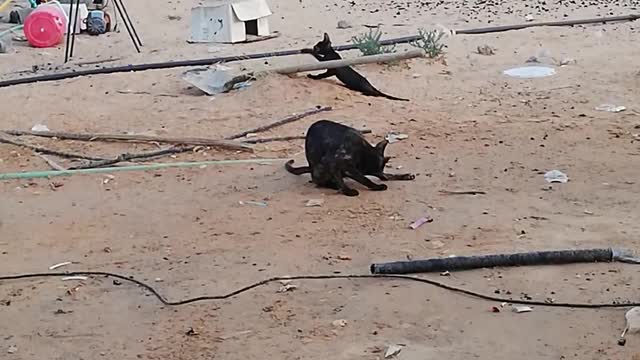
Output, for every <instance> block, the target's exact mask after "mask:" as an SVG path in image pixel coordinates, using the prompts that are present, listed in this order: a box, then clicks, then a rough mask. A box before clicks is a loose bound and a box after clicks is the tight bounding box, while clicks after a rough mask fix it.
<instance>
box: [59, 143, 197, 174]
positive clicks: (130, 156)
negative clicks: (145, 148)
mask: <svg viewBox="0 0 640 360" xmlns="http://www.w3.org/2000/svg"><path fill="white" fill-rule="evenodd" d="M193 149H195V146H186V147H184V146H183V147H176V146H172V147H170V148H167V149H161V150H156V151H149V152H144V153H124V154H121V155H119V156H118V157H116V158H114V159H106V160H100V161H91V162H88V163H86V164H82V165H79V166H74V167H71V168H69V170H78V169H93V168H99V167H105V166H109V165H114V164H117V163H120V162H123V161H130V160H140V159H149V158H155V157H158V156H166V155H171V154H179V153H184V152H187V151H192V150H193Z"/></svg>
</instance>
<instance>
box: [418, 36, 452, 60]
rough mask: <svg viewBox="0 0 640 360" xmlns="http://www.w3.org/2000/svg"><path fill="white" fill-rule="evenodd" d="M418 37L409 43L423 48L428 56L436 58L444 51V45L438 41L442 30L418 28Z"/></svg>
mask: <svg viewBox="0 0 640 360" xmlns="http://www.w3.org/2000/svg"><path fill="white" fill-rule="evenodd" d="M418 36H419V39H417V40H415V41H412V42H411V45H412V46H414V47H417V48H419V49H422V50H424V51H425V52H426V53H427V56H429V57H430V58H432V59H433V58H436V57H438V56H440V55H442V53H444V47H445V45H444V44H442V43H440V40H442V37H443V36H444V32H442V31H438V30H433V31H427V30H425V29H418Z"/></svg>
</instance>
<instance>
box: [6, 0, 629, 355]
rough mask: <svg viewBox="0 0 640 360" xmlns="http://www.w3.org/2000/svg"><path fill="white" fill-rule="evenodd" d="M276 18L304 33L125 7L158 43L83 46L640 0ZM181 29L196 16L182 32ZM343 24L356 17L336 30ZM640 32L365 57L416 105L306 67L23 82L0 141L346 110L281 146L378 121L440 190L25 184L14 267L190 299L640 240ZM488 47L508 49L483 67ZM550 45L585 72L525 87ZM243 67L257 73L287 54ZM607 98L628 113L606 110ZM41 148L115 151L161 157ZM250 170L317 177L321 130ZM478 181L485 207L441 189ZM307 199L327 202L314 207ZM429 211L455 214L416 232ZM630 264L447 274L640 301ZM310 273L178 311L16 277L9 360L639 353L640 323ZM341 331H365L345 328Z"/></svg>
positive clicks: (546, 34) (131, 294)
mask: <svg viewBox="0 0 640 360" xmlns="http://www.w3.org/2000/svg"><path fill="white" fill-rule="evenodd" d="M270 3H271V5H272V10H273V11H274V13H275V14H274V16H273V17H272V18H271V23H272V27H273V29H274V30H277V31H280V32H281V34H282V36H281V37H279V38H277V39H273V40H269V41H265V42H259V43H253V44H246V45H233V46H232V45H223V46H219V45H189V44H187V43H186V42H185V40H186V38H187V35H188V29H189V20H188V19H189V9H190V7H191V6H193V5H195V4H196V2H195V1H175V0H172V1H164V2H158V1H149V0H138V1H128V3H127V5H128V7H129V11H130V13H131V15H132V16H133V18H134V19H135V20H136V24H137V26H138V31H139V33H140V34H141V36H142V38H143V42H144V44H145V46H144V48H143V53H142V54H139V55H137V54H135V53H134V50H133V48H132V46H131V44H130V43H129V39H128V38H127V37H126V33H125V32H122V33H112V34H108V35H106V36H101V37H98V38H94V37H88V36H81V37H79V38H78V40H77V44H76V45H77V48H76V55H77V56H76V58H75V59H74V62H76V63H77V62H82V61H90V60H95V59H107V58H110V57H123V59H122V60H120V61H117V62H115V64H118V63H119V64H127V63H140V62H150V61H166V60H175V59H189V58H200V57H213V56H218V55H223V54H244V53H253V52H259V51H267V50H272V49H288V48H299V47H303V46H308V45H311V44H313V43H315V42H316V41H318V39H319V37H320V35H321V34H322V32H325V31H326V32H329V33H330V34H331V36H332V37H333V39H334V42H335V43H340V44H341V43H344V42H346V41H347V40H348V39H349V38H350V37H351V36H353V35H355V34H357V33H361V32H363V31H365V30H366V29H365V28H364V27H363V25H364V24H378V23H382V24H383V25H382V29H383V31H384V33H385V37H391V36H401V35H408V34H414V33H415V32H416V31H417V28H419V27H421V26H424V27H427V28H432V27H435V26H436V24H442V25H443V26H445V27H448V28H456V29H460V28H468V27H475V26H486V25H488V24H490V25H494V24H500V25H501V24H510V23H520V22H524V21H525V16H526V15H529V14H531V15H533V17H534V18H535V19H536V20H540V21H546V20H554V19H567V18H568V19H575V18H585V17H591V16H596V15H609V14H614V15H620V14H627V13H633V12H637V11H638V10H637V9H634V8H633V7H634V6H638V4H637V1H609V2H608V4H609V5H604V4H605V2H603V1H602V2H600V1H585V2H583V3H581V2H579V1H577V2H566V1H549V0H547V1H544V2H543V1H528V2H516V1H489V0H487V1H456V2H454V1H440V2H426V1H423V2H422V3H424V4H427V5H428V4H431V5H429V6H431V8H429V6H427V5H424V6H423V7H422V8H420V7H419V6H418V5H419V4H420V2H419V1H413V2H412V1H408V2H403V3H402V4H400V3H395V2H390V1H379V0H378V1H374V0H371V1H358V0H355V1H352V2H349V1H343V0H338V1H325V0H316V1H310V0H302V1H292V0H288V1H284V0H271V2H270ZM436 3H438V4H439V5H438V6H437V7H436V6H434V4H436ZM542 3H546V5H541V4H542ZM398 4H400V5H398ZM590 4H591V5H590ZM583 5H584V6H583ZM147 6H149V7H147ZM398 6H400V9H399V8H398ZM474 6H475V7H474ZM536 6H539V7H540V10H536ZM542 7H548V11H544V10H542ZM474 9H475V10H474ZM169 15H171V16H179V17H181V18H180V20H169V19H168V16H169ZM338 20H346V21H348V22H349V23H351V24H352V25H353V28H351V29H346V30H338V29H336V23H337V21H338ZM394 24H396V25H401V26H394ZM639 26H640V25H639V24H638V23H622V24H609V25H595V26H576V27H572V28H536V29H528V30H521V31H512V32H505V33H500V34H493V35H477V36H462V35H460V36H454V37H450V38H447V39H446V43H447V45H448V48H447V52H446V56H445V59H446V63H443V62H432V61H427V60H414V61H409V62H407V63H406V64H402V65H397V66H391V67H390V66H383V65H370V66H369V65H367V66H362V67H359V69H360V70H361V72H362V73H363V74H365V75H366V76H367V77H368V78H369V79H370V80H371V82H372V83H373V84H374V85H376V86H377V87H378V88H380V89H381V90H383V91H385V92H387V93H390V94H393V95H396V96H401V97H409V98H411V102H409V103H404V102H393V101H388V100H385V99H377V98H367V97H363V96H361V95H359V94H356V93H353V92H350V91H348V90H346V89H344V88H342V87H340V86H338V85H337V84H336V83H335V81H334V80H327V81H312V80H309V79H307V78H305V77H303V76H298V77H281V76H272V77H269V78H267V79H264V80H262V81H260V82H258V83H255V84H253V85H252V86H250V87H249V88H247V89H244V90H242V91H238V92H234V93H230V94H225V95H219V96H215V97H206V96H201V95H200V94H199V93H198V92H197V91H195V90H193V89H189V85H188V84H187V83H185V82H183V81H182V80H181V79H180V76H179V75H180V73H181V72H182V71H183V70H184V69H171V70H162V71H148V72H142V73H131V74H116V75H105V76H92V77H84V78H77V79H72V80H67V81H60V82H51V83H42V84H33V85H26V86H15V87H10V88H2V89H0V99H2V101H1V103H2V116H1V117H0V129H10V128H15V129H29V128H31V127H32V126H33V125H34V124H36V123H43V124H46V125H47V126H48V127H49V128H50V129H51V130H57V131H77V132H112V133H124V132H135V133H151V134H161V135H172V136H200V137H210V138H218V137H223V136H225V135H228V134H231V133H234V132H236V131H238V130H242V129H246V128H250V127H253V126H257V125H261V124H264V123H266V122H267V121H271V120H275V119H278V118H282V117H285V116H287V115H289V114H291V113H293V112H299V111H302V110H305V109H308V108H311V107H314V106H316V105H324V106H332V107H333V108H334V110H333V111H332V112H330V113H324V114H321V115H318V116H313V117H309V118H306V119H304V120H302V121H299V122H297V123H294V124H291V125H287V126H283V127H280V128H278V129H276V130H274V131H271V132H268V133H266V134H265V136H287V135H301V134H304V131H305V129H306V128H307V127H308V126H309V125H310V124H311V123H312V122H313V121H315V120H318V119H320V118H329V119H333V120H337V121H341V122H344V123H346V124H350V125H353V126H355V127H359V128H362V127H364V128H369V129H372V130H373V134H372V135H370V136H369V138H370V139H371V141H377V140H379V139H381V138H382V136H383V135H384V134H385V133H386V132H388V131H399V132H402V133H406V134H408V135H409V138H408V139H406V140H403V141H401V142H398V143H394V144H392V145H390V146H389V148H388V152H389V153H390V154H391V155H392V156H394V158H393V160H392V165H393V167H394V170H395V171H398V172H405V171H410V172H414V173H416V174H418V176H417V178H416V180H415V181H414V182H396V183H391V184H390V187H389V190H388V191H386V192H370V191H367V190H364V189H362V190H361V195H360V196H359V197H357V198H347V197H345V196H341V195H338V194H336V193H335V192H333V191H331V190H325V189H318V188H315V187H314V186H312V185H311V184H309V183H308V182H307V181H308V179H307V178H306V177H302V176H301V177H295V176H293V175H291V174H288V173H286V172H285V171H284V170H283V169H282V167H281V164H276V165H252V166H249V165H229V166H221V167H216V166H209V167H206V168H193V169H169V170H162V171H158V172H120V173H113V178H107V177H104V176H102V175H82V176H73V177H64V178H55V179H50V180H46V179H41V180H34V181H30V180H22V181H4V182H2V183H0V191H1V192H2V201H1V202H0V274H15V273H22V272H39V271H47V268H48V266H50V265H52V264H55V263H59V262H62V261H74V262H76V263H74V264H73V265H70V266H67V267H64V268H63V270H102V271H117V272H119V273H123V274H130V275H132V276H135V277H136V278H137V279H143V280H146V281H149V282H151V283H152V284H153V285H154V286H156V287H157V288H158V289H159V291H160V292H161V293H163V294H165V295H166V296H167V297H168V298H170V299H182V298H187V297H191V296H199V295H204V294H222V293H226V292H229V291H231V290H232V289H235V288H238V287H241V286H244V285H246V284H249V283H251V282H254V281H258V280H261V279H264V278H266V277H270V276H275V275H284V274H320V273H334V272H336V273H337V272H339V273H342V274H346V273H366V272H367V271H368V265H369V264H370V263H371V262H380V261H393V260H399V259H405V258H416V259H417V258H427V257H435V256H448V255H452V254H456V255H472V254H484V253H498V252H511V251H521V250H544V249H561V248H589V247H610V246H618V247H627V248H638V245H639V244H640V240H638V237H637V234H638V232H639V231H640V226H639V225H638V224H639V223H640V215H639V213H638V211H637V204H636V203H637V198H636V197H637V196H638V190H639V183H638V178H639V175H640V156H639V155H640V150H639V149H638V142H637V140H638V138H637V136H635V135H636V133H640V129H639V128H640V116H639V113H638V110H640V108H638V94H639V90H638V87H639V86H640V75H638V72H639V71H640V65H639V64H638V61H637V59H638V58H639V57H640V50H639V48H638V46H637V44H636V43H637V40H638V36H639V31H638V27H639ZM485 44H487V45H490V46H492V47H494V48H496V49H497V51H496V54H495V55H493V56H482V55H479V54H476V53H475V50H476V48H477V47H478V46H482V45H485ZM14 45H15V47H14V52H12V53H11V54H7V55H0V70H1V72H2V73H3V74H6V75H4V76H3V77H2V78H3V79H6V78H11V77H15V76H17V75H16V74H15V72H16V71H20V70H28V69H30V68H31V65H42V64H44V65H45V66H44V67H45V68H47V67H49V66H50V67H56V66H59V65H61V63H62V59H63V49H62V48H58V49H44V50H41V49H31V48H28V47H26V46H24V45H23V44H20V43H18V44H14ZM402 48H403V47H400V48H399V49H402ZM541 54H542V55H547V56H550V57H552V58H555V59H556V60H557V61H560V60H562V59H564V58H573V59H575V60H576V62H575V63H572V64H570V65H568V66H564V67H559V68H557V74H556V75H554V76H552V77H548V78H544V79H536V80H519V79H513V78H508V77H506V76H504V75H502V71H503V70H504V69H507V68H510V67H513V66H518V65H522V64H524V63H525V61H526V60H527V59H528V58H529V57H531V56H534V55H541ZM353 55H355V54H353V52H351V53H348V54H346V56H353ZM308 61H312V60H311V59H310V58H308V57H305V56H295V57H287V58H278V59H269V60H267V62H268V64H269V66H273V65H281V64H291V63H296V62H297V63H302V62H308ZM47 64H51V65H47ZM234 66H238V67H240V66H243V67H246V68H250V69H253V68H257V67H258V66H265V62H264V61H253V62H244V63H237V64H234ZM76 67H77V65H76ZM127 92H133V93H127ZM137 92H142V93H137ZM161 95H169V96H161ZM603 103H613V104H617V105H625V106H626V107H627V110H626V111H624V112H621V113H607V112H599V111H596V110H594V108H595V107H596V106H598V105H600V104H603ZM23 140H24V141H29V142H30V143H34V144H40V145H43V146H49V147H52V148H56V149H59V150H66V151H75V152H83V153H91V154H100V155H110V156H114V155H117V154H120V153H123V152H132V151H142V150H149V149H153V148H155V147H154V146H146V145H133V144H131V145H128V144H102V143H91V144H87V143H81V142H68V141H65V142H62V141H56V140H46V139H30V138H25V139H23ZM253 156H255V157H283V158H294V159H296V162H297V163H301V162H302V163H303V162H304V155H303V153H302V141H291V142H284V143H269V144H263V145H258V146H257V147H256V153H255V154H254V155H253ZM240 157H241V158H247V157H250V155H245V154H234V153H228V152H219V151H216V150H206V151H202V152H198V153H195V154H185V155H179V156H177V157H176V159H172V158H166V159H160V160H156V161H158V162H170V161H189V160H209V159H231V158H240ZM60 162H61V163H62V164H68V163H67V162H65V161H62V160H60ZM47 168H48V165H47V164H46V163H45V162H44V161H43V160H42V159H41V158H39V157H37V156H35V155H34V154H32V152H31V151H28V150H25V149H23V148H18V147H15V146H10V145H0V171H2V172H12V171H26V170H43V169H47ZM552 169H559V170H562V171H564V172H565V173H567V174H568V175H569V177H570V179H571V180H570V182H569V183H567V184H554V185H553V186H550V185H549V184H547V183H546V182H545V181H544V179H543V175H542V174H543V173H544V172H545V171H547V170H552ZM105 180H109V181H105ZM52 183H53V185H55V186H52ZM56 186H57V187H56ZM358 188H359V187H358ZM359 189H360V188H359ZM471 189H473V190H483V191H486V192H487V195H484V196H462V195H460V196H446V195H441V194H440V193H439V191H440V190H471ZM309 199H324V204H323V206H321V207H314V208H307V207H305V206H304V204H305V202H306V201H307V200H309ZM240 201H243V202H245V204H244V205H242V204H240V203H239V202H240ZM246 201H263V202H265V203H266V204H267V206H266V207H260V206H255V205H252V204H251V203H246ZM634 209H636V210H634ZM425 214H429V215H431V216H432V217H433V218H434V221H433V222H432V223H429V224H426V225H424V226H422V227H420V228H419V229H417V230H410V229H408V228H407V225H408V223H410V222H411V221H413V220H415V219H416V218H419V217H421V216H423V215H425ZM340 259H350V260H340ZM633 274H637V269H636V268H635V267H634V266H631V265H620V264H587V265H573V266H550V267H528V268H515V269H486V270H477V271H469V272H460V273H454V274H452V275H451V276H450V277H439V276H437V275H434V276H431V278H433V279H436V280H440V281H443V282H446V283H448V284H451V285H456V286H461V287H464V288H466V289H471V290H475V291H478V292H481V293H485V294H492V295H498V294H499V295H500V296H504V297H513V298H527V297H531V298H533V299H536V300H545V299H549V298H552V299H554V300H555V301H557V302H579V303H600V302H611V301H639V298H638V289H639V288H640V281H639V280H638V279H636V278H634V277H633V276H634V275H633ZM158 279H159V280H161V281H156V280H158ZM294 284H295V285H297V289H295V290H294V291H290V292H286V293H278V292H277V291H278V288H279V286H280V284H270V285H267V286H264V287H261V288H257V289H254V290H251V291H250V292H247V293H244V294H241V295H238V296H237V297H234V298H231V299H228V300H224V301H214V302H201V303H195V304H191V305H185V306H182V307H164V306H161V304H159V302H158V301H157V300H156V299H155V298H154V297H152V296H150V295H149V294H148V293H146V292H145V291H143V290H142V289H140V288H137V287H135V286H134V285H132V284H128V283H122V284H120V283H119V282H116V283H113V282H112V280H109V279H102V278H96V279H90V280H87V281H84V282H82V283H78V282H75V281H71V282H62V281H60V279H57V278H52V279H38V280H34V281H7V282H3V283H0V358H2V359H5V358H6V359H45V358H46V359H99V358H102V357H104V358H113V359H136V358H141V359H190V360H191V359H212V358H217V359H265V358H266V359H276V358H278V359H327V358H333V359H377V358H382V357H383V353H381V351H382V352H384V349H385V347H386V346H387V345H390V344H405V345H406V346H405V347H403V349H402V351H401V352H400V354H399V355H398V358H399V359H431V358H447V359H470V358H478V359H517V358H523V359H524V358H526V359H580V360H583V359H637V358H640V338H639V337H638V336H637V335H629V339H628V341H627V345H626V346H625V347H620V346H618V345H617V344H616V340H617V337H618V335H619V333H620V332H621V331H622V329H623V327H624V310H623V309H619V310H584V309H583V310H572V309H556V308H544V307H534V310H533V312H531V313H524V314H515V313H513V312H511V311H509V309H508V308H504V309H503V310H502V311H501V312H499V313H493V312H492V311H491V308H492V307H493V306H500V304H498V303H492V302H487V301H482V300H478V299H474V298H469V297H465V296H461V295H458V294H454V293H451V292H447V291H444V290H441V289H437V288H433V287H430V286H427V285H422V284H417V283H409V282H397V281H374V280H362V281H345V280H332V281H295V282H294ZM77 286H79V287H77ZM59 310H61V311H59ZM341 319H344V320H345V321H346V325H345V326H340V325H341V324H339V323H340V321H337V322H336V320H341ZM190 329H193V330H194V331H195V334H194V333H193V332H191V333H189V330H190ZM9 349H10V350H11V351H12V352H13V354H8V350H9Z"/></svg>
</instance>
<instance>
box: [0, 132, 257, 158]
mask: <svg viewBox="0 0 640 360" xmlns="http://www.w3.org/2000/svg"><path fill="white" fill-rule="evenodd" d="M4 132H5V133H7V134H10V135H16V136H23V135H31V136H41V137H48V138H58V139H63V140H79V141H95V140H100V141H126V142H136V143H149V142H156V143H166V144H174V145H201V146H210V147H218V148H223V149H228V150H234V151H253V149H252V148H251V147H250V146H247V145H245V144H242V143H239V142H236V141H226V140H213V139H204V138H192V137H162V136H154V135H129V134H78V133H68V132H61V131H23V130H6V131H4ZM53 155H55V154H53ZM91 160H96V159H95V158H93V159H91ZM99 160H104V159H99Z"/></svg>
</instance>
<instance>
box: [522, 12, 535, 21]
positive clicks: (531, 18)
mask: <svg viewBox="0 0 640 360" xmlns="http://www.w3.org/2000/svg"><path fill="white" fill-rule="evenodd" d="M524 19H525V20H527V21H533V20H535V18H534V17H533V15H531V14H529V15H527V16H525V17H524Z"/></svg>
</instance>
